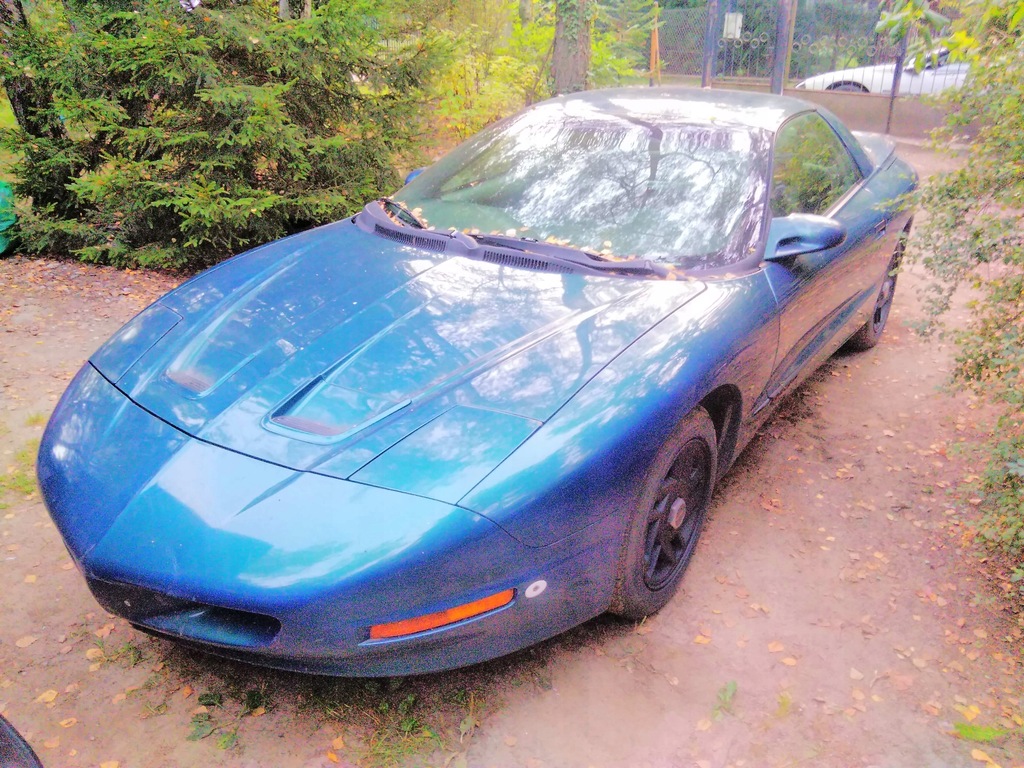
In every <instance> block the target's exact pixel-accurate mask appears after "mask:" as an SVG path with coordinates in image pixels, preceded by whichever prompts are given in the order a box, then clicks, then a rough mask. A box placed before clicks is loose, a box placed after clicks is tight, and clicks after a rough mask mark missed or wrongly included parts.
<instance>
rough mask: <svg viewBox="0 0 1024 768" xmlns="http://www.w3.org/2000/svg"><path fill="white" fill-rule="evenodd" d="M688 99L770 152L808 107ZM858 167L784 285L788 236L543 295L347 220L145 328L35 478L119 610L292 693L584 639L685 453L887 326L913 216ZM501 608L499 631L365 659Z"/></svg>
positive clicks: (740, 439)
mask: <svg viewBox="0 0 1024 768" xmlns="http://www.w3.org/2000/svg"><path fill="white" fill-rule="evenodd" d="M615 93H617V92H611V96H612V97H615ZM657 93H658V92H656V91H652V94H653V96H652V98H653V99H654V100H653V101H652V102H651V104H650V105H648V107H649V111H652V113H656V112H657V109H656V107H657V104H656V102H657ZM677 95H678V92H677ZM577 98H584V99H585V98H588V97H587V96H583V97H577ZM593 98H594V99H600V98H604V97H601V96H600V95H595V96H593ZM695 98H696V99H697V100H698V101H699V102H700V107H699V109H697V110H696V113H697V114H698V117H697V118H694V119H699V118H700V115H704V114H705V113H707V114H713V113H714V112H715V111H716V110H718V111H719V112H720V113H721V114H722V115H723V119H725V120H727V121H729V122H730V123H737V124H743V123H744V120H747V121H749V122H750V124H751V125H756V126H757V128H758V130H761V129H764V130H773V129H775V128H777V127H778V125H779V124H781V122H783V121H784V120H786V119H788V118H789V117H791V116H793V115H795V114H798V113H799V112H800V111H803V110H807V109H811V107H809V106H808V105H804V104H802V103H801V102H797V101H794V100H792V99H774V98H772V97H764V96H757V97H754V96H750V95H729V94H723V93H721V92H717V93H714V94H712V95H707V94H703V95H700V96H699V97H695ZM630 103H631V104H633V105H634V106H635V107H636V105H640V107H642V106H643V104H644V103H646V102H644V100H636V99H634V100H632V101H631V102H630ZM640 107H636V108H640ZM648 107H644V108H645V109H647V108H648ZM826 119H830V120H834V118H831V117H830V116H826ZM839 135H840V136H841V137H842V138H843V140H844V141H847V142H856V139H854V138H853V137H852V136H850V135H849V134H848V133H847V132H845V130H843V131H839ZM851 150H852V151H853V154H854V156H855V157H856V158H857V162H858V163H859V164H863V166H864V169H866V178H865V180H864V181H863V182H862V183H861V184H860V185H858V186H857V187H856V188H855V189H854V190H852V191H851V192H850V193H849V194H848V195H847V196H846V198H844V199H843V200H841V201H840V202H839V203H838V204H837V205H836V207H835V208H834V210H832V211H830V212H829V216H830V217H831V218H832V219H833V220H834V222H835V226H837V227H841V228H842V229H844V230H845V231H846V233H847V237H846V239H845V240H844V241H843V242H841V243H839V244H837V245H835V246H834V247H832V248H829V249H827V250H824V251H818V252H814V253H803V254H800V255H795V256H786V257H783V256H782V255H781V254H780V255H778V258H776V255H777V254H775V253H774V251H773V249H774V248H775V243H776V242H777V241H778V236H777V233H778V232H779V231H781V230H780V228H779V226H776V227H775V229H774V231H775V232H776V235H775V236H773V235H772V234H770V231H771V227H770V226H768V225H767V224H766V226H765V232H764V235H763V239H764V242H763V244H762V250H761V251H760V252H758V253H757V254H754V255H753V256H752V258H751V260H750V263H749V264H745V265H742V268H737V269H735V270H734V273H733V274H722V273H718V274H715V273H707V274H695V275H690V276H683V277H684V279H680V280H660V279H637V278H630V277H624V276H614V275H609V276H601V275H587V274H552V273H546V272H537V271H529V270H523V269H515V268H511V267H503V266H498V265H494V264H489V263H483V262H478V261H471V260H468V259H465V258H461V257H453V258H446V257H444V256H442V255H438V254H436V253H432V252H429V251H425V250H419V249H416V248H413V247H408V246H403V245H401V244H398V243H395V242H393V241H392V240H388V239H385V238H382V237H376V236H374V235H372V234H368V233H366V232H363V231H362V230H360V229H359V228H358V227H357V226H355V225H354V224H353V223H352V222H351V221H342V222H338V223H335V224H331V225H328V226H325V227H321V228H319V229H315V230H312V231H310V232H306V233H303V234H301V235H296V236H294V237H291V238H288V239H286V240H282V241H279V242H276V243H271V244H269V245H266V246H263V247H261V248H258V249H256V250H254V251H251V252H249V253H247V254H243V255H242V256H239V257H236V258H234V259H232V260H229V261H228V262H225V263H223V264H221V265H219V266H218V267H216V268H214V269H212V270H210V271H208V272H206V273H204V274H202V275H199V276H197V277H196V278H194V279H192V280H190V281H188V282H187V283H185V284H184V285H182V286H181V287H180V288H178V289H177V290H176V291H173V292H171V293H170V294H168V295H167V296H165V297H163V298H162V299H161V300H160V301H159V302H158V303H157V304H155V305H153V306H152V307H150V308H149V309H147V310H145V311H144V312H143V313H141V314H140V315H139V316H138V317H137V318H135V320H133V321H132V322H130V323H129V324H128V325H127V326H125V328H124V329H122V330H121V331H120V332H119V333H118V334H117V335H115V336H114V337H113V338H112V339H111V340H110V341H109V342H108V343H107V344H106V345H104V346H103V347H102V348H101V349H100V350H99V351H97V352H96V353H95V354H94V355H93V356H92V358H91V360H90V363H89V364H88V365H86V366H85V367H84V368H83V369H82V371H81V372H80V373H79V374H78V376H77V377H76V378H75V380H74V381H73V382H72V384H71V385H70V386H69V388H68V391H67V392H66V393H65V395H64V397H63V399H62V400H61V402H60V404H59V405H58V407H57V409H56V411H55V412H54V415H53V417H52V419H51V421H50V424H49V426H48V427H47V430H46V432H45V434H44V437H43V441H42V445H41V448H40V453H39V462H38V473H39V479H40V485H41V487H42V490H43V494H44V497H45V499H46V503H47V506H48V508H49V510H50V513H51V515H52V517H53V519H54V522H55V523H56V525H57V528H58V529H59V530H60V532H61V534H62V535H63V537H64V540H65V543H66V544H67V546H68V549H69V550H70V552H71V554H72V556H73V557H74V560H75V562H76V563H77V564H78V565H79V567H80V568H81V570H82V571H83V573H84V575H85V577H86V580H87V582H88V583H89V585H90V588H91V589H92V591H93V593H94V594H95V595H96V597H97V599H98V600H99V601H100V602H101V604H102V605H103V606H104V607H105V608H107V609H108V610H110V611H113V612H115V613H118V614H120V615H122V616H125V617H126V618H127V619H128V620H130V621H131V622H133V623H134V624H136V625H138V626H139V627H141V628H143V629H146V630H147V631H151V632H154V633H157V634H161V635H165V636H169V637H174V638H176V639H178V640H180V641H183V642H187V643H193V644H197V645H199V646H201V647H204V648H207V649H209V650H212V651H214V652H216V653H220V654H223V655H226V656H231V657H235V658H241V659H245V660H251V661H257V662H259V663H263V664H269V665H272V666H278V667H283V668H288V669H298V670H303V671H311V672H327V673H332V674H358V675H388V674H406V673H411V672H424V671H431V670H437V669H444V668H450V667H455V666H461V665H465V664H470V663H474V662H477V661H481V660H484V659H488V658H493V657H495V656H499V655H502V654H505V653H509V652H511V651H514V650H516V649H518V648H522V647H525V646H527V645H529V644H531V643H534V642H537V641H539V640H542V639H544V638H546V637H550V636H551V635H553V634H556V633H558V632H561V631H563V630H565V629H567V628H569V627H571V626H573V625H575V624H578V623H580V622H582V621H585V620H587V619H589V618H591V617H593V616H595V615H597V614H599V613H601V612H603V611H604V610H605V609H606V608H607V607H608V605H609V604H610V601H611V599H612V593H613V588H614V585H615V580H616V575H617V568H618V566H619V562H620V558H619V554H620V548H621V545H622V542H623V539H624V532H625V527H626V525H627V522H628V520H629V517H630V514H631V511H632V509H633V508H634V507H635V505H636V501H637V497H638V493H639V490H640V485H641V481H642V479H643V477H644V475H645V473H646V471H647V469H648V467H649V466H650V464H651V461H652V460H653V458H654V456H655V455H656V454H657V453H658V451H659V449H660V448H661V446H662V445H663V443H664V442H665V440H666V439H667V438H668V436H669V435H670V433H671V432H672V429H673V427H674V426H675V425H676V424H677V423H678V422H679V421H680V420H682V419H683V418H684V417H685V416H686V415H687V414H688V413H689V412H690V411H691V410H692V409H693V408H694V407H696V406H697V405H698V404H701V403H709V402H712V401H714V402H719V403H729V404H730V406H731V407H730V408H728V409H726V410H724V411H723V410H721V409H720V410H719V413H720V416H721V419H720V422H721V423H719V425H718V427H719V431H720V433H721V435H720V451H719V453H720V455H721V457H722V459H721V465H720V467H719V475H721V474H722V473H724V472H725V470H726V469H727V468H728V465H729V464H730V463H731V461H732V460H733V459H734V458H735V456H736V454H737V452H738V451H739V450H741V449H742V447H743V445H744V444H745V443H746V442H747V440H749V439H750V437H751V436H752V435H753V432H754V430H756V428H757V426H758V425H759V424H760V423H761V422H762V421H763V419H764V418H765V417H766V416H767V414H768V412H769V411H770V410H771V409H770V407H769V406H770V405H771V404H772V403H773V402H775V401H777V400H778V398H779V397H781V396H782V395H783V394H785V392H787V391H789V390H790V389H791V388H792V387H794V386H796V384H797V383H799V381H801V380H802V379H803V377H805V376H806V375H807V374H808V373H809V372H810V371H811V370H813V368H814V366H816V365H817V364H819V363H820V362H821V361H822V360H824V359H825V358H826V357H827V356H828V355H830V354H831V353H832V352H834V351H835V350H836V349H837V348H838V347H839V346H840V345H841V344H842V343H843V342H844V341H845V340H846V339H847V338H848V337H849V336H850V335H851V334H852V333H854V332H855V331H856V330H857V329H858V328H859V327H860V326H861V325H862V324H863V323H864V322H865V320H866V319H867V318H868V316H869V313H870V312H871V311H872V310H873V307H874V301H875V296H876V295H877V291H878V289H879V286H880V285H881V282H882V279H883V276H884V272H885V269H886V265H887V264H888V259H889V257H890V255H891V254H892V252H893V248H894V246H895V242H896V237H897V236H898V234H899V232H900V230H901V229H902V228H903V226H904V223H905V221H906V218H907V216H908V214H907V212H905V211H902V210H901V209H900V208H899V206H898V205H897V204H896V203H895V202H893V201H894V200H895V198H897V197H898V196H899V195H900V194H902V193H904V192H906V191H907V190H908V189H910V188H911V187H912V186H913V184H914V182H915V177H914V176H913V172H912V171H911V170H910V169H909V168H908V167H907V166H906V165H905V164H903V163H902V162H901V161H899V160H898V159H896V158H895V156H894V155H892V154H891V148H890V149H888V150H887V148H886V147H885V146H883V145H881V144H879V143H878V142H874V141H872V142H869V143H868V148H867V149H866V150H865V149H864V148H862V147H860V145H859V144H856V145H855V146H851ZM773 237H774V239H773ZM540 579H543V580H544V581H546V582H547V584H548V587H547V589H545V590H544V591H542V592H541V593H540V594H539V595H536V596H533V597H527V596H526V595H527V588H528V587H529V586H530V585H531V584H533V583H534V582H536V581H537V580H540ZM506 589H514V590H515V594H516V597H515V598H514V600H513V602H512V603H511V604H509V605H507V606H505V607H503V608H500V609H498V610H495V611H492V612H489V613H487V614H484V615H481V616H477V617H474V618H472V619H470V620H467V621H462V622H458V623H456V624H453V625H450V626H446V627H441V628H438V629H435V630H431V631H429V632H423V633H419V634H416V635H411V636H408V637H402V638H397V639H391V640H381V641H371V640H370V639H369V628H370V626H372V625H374V624H381V623H387V622H393V621H400V620H403V619H408V618H412V617H414V616H418V615H422V614H427V613H433V612H435V611H441V610H444V609H447V608H452V607H455V606H458V605H461V604H464V603H467V602H471V601H474V600H477V599H480V598H482V597H485V596H487V595H490V594H494V593H496V592H499V591H502V590H506ZM530 594H531V595H532V594H533V593H532V592H531V593H530Z"/></svg>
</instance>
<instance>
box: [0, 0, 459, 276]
mask: <svg viewBox="0 0 1024 768" xmlns="http://www.w3.org/2000/svg"><path fill="white" fill-rule="evenodd" d="M46 7H47V6H43V5H41V6H38V9H40V10H37V11H35V12H34V13H33V15H32V16H31V18H30V20H29V28H28V29H18V30H15V31H14V32H13V34H12V36H11V39H12V45H11V49H12V50H11V56H10V58H9V59H3V60H2V61H3V62H4V63H3V64H0V67H6V69H3V68H0V76H3V77H4V78H5V79H6V80H8V81H13V80H12V79H13V78H16V77H18V76H19V74H20V73H22V72H24V73H28V76H29V78H30V79H31V80H32V83H33V85H34V88H35V94H36V95H37V96H39V94H50V95H51V96H52V98H37V100H36V101H35V102H34V103H33V105H32V112H31V116H32V117H34V118H35V119H33V120H23V121H22V125H20V126H19V128H18V129H15V130H5V131H3V132H0V149H7V150H8V151H15V150H20V151H22V152H23V156H22V158H21V159H20V160H19V161H17V162H16V164H15V174H16V176H17V182H18V183H17V191H18V193H19V194H20V195H21V196H22V197H23V198H24V199H25V202H24V203H23V204H22V206H21V209H20V211H19V213H20V215H21V234H22V240H23V243H25V244H26V246H27V247H28V248H29V249H30V250H33V251H36V252H57V253H74V254H76V255H78V256H79V257H80V258H82V259H83V260H86V261H95V262H105V263H111V264H116V265H136V264H138V265H144V266H180V265H185V264H189V265H202V264H208V263H212V262H215V261H217V260H220V259H222V258H225V257H226V256H229V255H231V254H232V253H233V252H236V251H238V250H241V249H243V248H246V247H251V246H253V245H256V244H259V243H262V242H265V241H268V240H272V239H275V238H278V237H281V236H283V235H286V234H289V233H291V232H294V231H297V230H299V229H302V228H304V227H307V226H310V225H312V224H317V223H322V222H325V221H330V220H334V219H337V218H340V217H342V216H344V215H346V214H348V213H351V212H352V211H353V210H355V209H356V208H358V206H359V205H361V204H362V203H363V202H365V201H366V200H367V199H369V198H372V197H375V196H377V195H380V194H382V193H384V192H386V191H389V190H391V189H394V187H395V186H397V184H398V182H399V179H398V178H397V177H396V175H395V172H394V170H393V166H394V161H395V159H396V157H398V156H400V155H402V154H403V153H407V152H410V151H411V150H412V149H413V148H414V139H415V137H416V136H417V132H418V125H419V115H420V113H421V108H422V103H423V89H424V86H425V84H426V81H427V78H428V76H429V74H430V72H431V70H432V69H433V68H434V67H435V66H436V65H437V62H438V56H439V52H440V51H442V50H443V49H442V47H440V46H438V45H437V44H436V40H435V36H434V35H433V34H431V33H429V32H428V31H427V27H426V25H425V24H424V25H423V27H422V28H418V27H416V26H414V25H413V24H412V23H411V22H407V21H404V20H406V19H409V18H411V14H409V13H407V12H405V10H406V9H405V7H404V3H402V2H400V0H389V1H388V2H383V3H380V2H371V0H357V1H352V0H326V2H324V4H322V5H320V6H319V7H317V8H316V9H315V11H314V13H313V16H312V18H309V19H295V20H289V21H281V20H279V19H277V18H276V16H275V13H274V11H275V6H274V5H271V4H269V3H257V2H255V0H250V1H249V2H245V1H243V2H230V0H208V2H207V3H206V4H204V5H203V6H201V7H200V8H199V9H198V10H197V11H196V12H195V13H193V14H187V13H185V12H184V11H182V9H181V8H180V7H179V6H178V4H177V3H176V2H171V0H126V1H125V2H123V3H121V4H112V3H103V4H99V3H80V4H71V5H66V6H63V8H64V9H65V11H63V12H58V11H52V10H51V11H44V10H42V9H45V8H46ZM58 8H59V7H58ZM417 18H420V19H422V16H417ZM423 21H425V19H423ZM29 199H31V204H30V203H29V202H28V201H29Z"/></svg>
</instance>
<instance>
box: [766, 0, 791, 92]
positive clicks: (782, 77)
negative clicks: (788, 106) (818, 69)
mask: <svg viewBox="0 0 1024 768" xmlns="http://www.w3.org/2000/svg"><path fill="white" fill-rule="evenodd" d="M795 20H796V12H795V10H794V8H793V4H792V0H779V6H778V13H777V15H776V17H775V60H774V61H773V62H772V84H771V87H772V93H782V89H783V87H784V86H785V84H786V75H787V72H786V69H787V65H788V63H789V49H790V42H791V34H792V28H793V22H794V21H795Z"/></svg>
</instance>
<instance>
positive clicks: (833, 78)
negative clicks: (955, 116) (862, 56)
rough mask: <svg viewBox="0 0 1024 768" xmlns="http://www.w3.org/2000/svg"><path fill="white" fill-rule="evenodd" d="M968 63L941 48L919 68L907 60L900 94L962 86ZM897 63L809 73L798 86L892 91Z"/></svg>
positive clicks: (813, 89)
mask: <svg viewBox="0 0 1024 768" xmlns="http://www.w3.org/2000/svg"><path fill="white" fill-rule="evenodd" d="M967 69H968V64H967V63H966V62H960V61H955V62H954V61H950V60H949V51H938V52H937V53H936V54H934V55H931V54H929V55H928V56H927V57H926V58H925V61H924V67H923V68H922V69H921V71H920V72H918V71H917V70H916V69H915V68H914V65H913V64H912V63H911V64H908V65H907V66H906V67H905V68H904V70H903V76H902V77H901V78H900V93H899V95H900V96H921V95H924V94H929V93H939V92H940V91H944V90H946V89H948V88H959V87H960V86H962V85H963V84H964V80H965V79H966V78H967ZM895 72H896V65H895V64H876V65H874V66H871V67H854V68H853V69H840V70H837V71H835V72H826V73H824V74H822V75H815V76H814V77H809V78H807V79H806V80H804V81H803V82H801V83H797V86H796V87H797V88H802V89H805V90H808V91H852V92H858V93H883V94H886V95H888V94H890V93H892V81H893V75H894V74H895Z"/></svg>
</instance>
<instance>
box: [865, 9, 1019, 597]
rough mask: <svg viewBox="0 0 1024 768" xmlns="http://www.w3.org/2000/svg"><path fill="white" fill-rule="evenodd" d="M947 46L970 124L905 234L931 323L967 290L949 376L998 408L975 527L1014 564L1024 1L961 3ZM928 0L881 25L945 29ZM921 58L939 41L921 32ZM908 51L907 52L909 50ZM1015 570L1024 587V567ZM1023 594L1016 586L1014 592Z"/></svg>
mask: <svg viewBox="0 0 1024 768" xmlns="http://www.w3.org/2000/svg"><path fill="white" fill-rule="evenodd" d="M957 9H958V10H959V11H960V13H961V14H962V15H961V17H960V18H959V19H957V20H956V21H955V22H954V23H953V32H952V35H951V36H950V37H949V38H948V39H947V40H945V41H943V44H944V45H947V46H949V47H950V49H951V51H952V56H953V57H954V58H956V57H959V58H962V59H966V60H968V61H970V63H971V69H970V75H969V77H968V80H967V83H966V85H965V86H964V87H963V88H962V89H961V90H959V91H953V92H949V94H948V96H947V100H948V102H949V104H950V106H951V107H952V108H951V110H950V114H951V118H950V125H949V126H948V128H947V129H946V130H945V132H944V134H943V135H941V136H940V137H939V138H940V140H942V141H948V140H950V139H951V138H953V137H954V136H955V135H956V134H957V133H958V132H959V131H960V130H961V129H962V128H963V127H964V126H967V125H971V124H973V126H974V127H975V128H976V129H977V135H976V136H975V137H974V138H973V139H971V140H970V141H969V142H968V145H967V150H966V157H965V158H964V163H963V166H962V168H961V169H960V170H957V171H954V172H952V173H948V174H943V175H940V176H936V177H933V178H932V179H929V180H928V182H927V183H926V184H925V185H924V187H923V189H922V191H921V194H920V199H919V203H920V206H921V207H922V208H923V209H924V210H926V211H927V213H928V215H927V217H925V218H924V219H923V221H922V224H921V226H920V227H919V228H918V230H917V232H916V233H915V236H914V238H913V240H912V244H913V248H912V252H911V255H914V254H916V255H917V256H918V258H920V260H921V261H922V263H923V264H924V266H925V268H926V269H927V271H928V272H929V273H930V275H931V276H932V277H933V278H934V282H933V283H932V284H931V286H930V288H929V294H928V302H927V307H928V310H929V313H930V315H931V317H932V318H933V319H934V320H937V319H938V318H940V317H941V315H942V314H943V313H944V312H945V311H946V310H947V309H948V308H949V305H950V298H951V296H952V294H953V292H954V291H955V290H956V288H957V287H959V286H961V285H967V286H970V287H971V288H972V289H973V292H974V296H973V299H972V301H971V302H970V304H969V309H970V315H969V319H968V321H967V322H966V323H965V324H963V325H961V326H958V327H953V328H947V329H946V333H947V334H948V335H949V336H950V337H951V338H952V339H953V340H954V341H955V342H956V345H957V357H956V368H955V371H954V380H955V382H956V383H957V384H959V385H960V386H961V387H964V388H968V389H970V390H972V391H974V392H975V393H977V394H978V395H979V396H980V397H982V398H983V399H984V400H985V401H986V402H988V403H991V404H994V405H995V406H996V408H997V411H998V413H999V417H998V422H997V425H996V429H995V431H994V433H993V435H992V437H991V438H990V439H988V440H987V441H986V442H985V443H984V445H983V446H982V448H983V450H984V452H985V456H986V466H985V469H984V472H983V473H982V478H981V480H980V481H979V482H980V490H981V492H982V494H981V495H982V497H983V504H982V510H983V517H982V520H981V523H980V533H981V534H982V535H983V536H984V537H985V539H986V540H987V541H989V542H990V543H992V544H993V545H996V546H998V547H1000V548H1002V549H1004V550H1005V551H1007V552H1009V553H1010V554H1011V555H1014V556H1016V557H1017V559H1016V562H1017V563H1020V562H1021V561H1020V559H1019V556H1020V553H1022V552H1024V229H1022V227H1021V221H1022V215H1024V109H1022V107H1024V0H1006V1H1005V2H1002V3H992V2H986V0H960V2H959V3H958V4H957ZM945 21H946V20H945V19H943V18H942V17H937V18H936V17H935V14H934V12H933V11H931V10H930V8H929V7H928V4H927V2H925V1H924V0H901V2H899V3H897V6H896V8H895V12H894V14H890V15H888V17H886V18H884V19H883V25H887V26H889V27H890V28H892V29H894V30H897V32H899V31H900V30H906V29H909V28H913V27H915V25H916V26H917V27H919V28H920V30H921V31H922V32H928V27H929V25H930V26H931V27H932V29H935V28H938V27H941V26H942V25H943V24H944V23H945ZM921 37H922V42H921V44H920V45H919V47H918V49H917V51H916V53H917V54H918V56H917V58H918V62H919V63H920V62H922V61H923V57H924V55H925V54H926V52H927V51H928V50H930V47H931V46H933V45H935V44H933V43H932V41H931V38H930V32H929V33H928V34H922V36H921ZM913 52H914V51H912V53H913ZM1015 579H1016V580H1017V581H1018V582H1020V583H1021V584H1022V585H1024V580H1022V579H1024V566H1021V565H1018V567H1017V569H1016V573H1015ZM1022 594H1024V593H1022Z"/></svg>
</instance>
